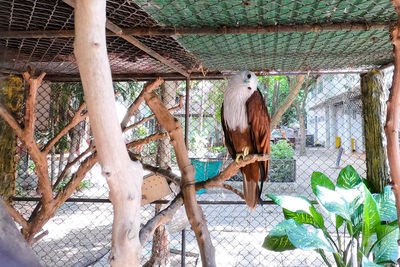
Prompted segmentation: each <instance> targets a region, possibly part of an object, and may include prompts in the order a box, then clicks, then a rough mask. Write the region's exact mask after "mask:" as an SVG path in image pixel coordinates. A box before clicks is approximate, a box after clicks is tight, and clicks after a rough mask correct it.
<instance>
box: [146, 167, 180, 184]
mask: <svg viewBox="0 0 400 267" xmlns="http://www.w3.org/2000/svg"><path fill="white" fill-rule="evenodd" d="M143 168H144V169H146V170H149V171H151V172H153V173H155V174H158V175H161V176H163V177H165V179H167V180H169V181H171V182H173V183H174V184H176V185H180V184H181V177H179V176H178V175H176V174H175V173H173V172H172V171H170V170H166V169H163V168H159V167H155V166H152V165H149V164H143Z"/></svg>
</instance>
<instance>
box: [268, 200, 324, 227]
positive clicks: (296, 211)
mask: <svg viewBox="0 0 400 267" xmlns="http://www.w3.org/2000/svg"><path fill="white" fill-rule="evenodd" d="M267 196H268V197H269V198H270V199H272V200H273V201H274V202H275V203H276V204H278V205H279V206H281V207H282V208H283V213H284V215H285V218H286V219H294V220H296V221H297V222H299V223H308V224H313V225H315V226H321V227H324V220H323V218H322V215H321V214H319V213H318V212H317V211H316V210H315V208H314V206H313V205H312V203H311V202H310V201H309V200H308V199H307V198H305V197H294V196H285V195H274V194H267Z"/></svg>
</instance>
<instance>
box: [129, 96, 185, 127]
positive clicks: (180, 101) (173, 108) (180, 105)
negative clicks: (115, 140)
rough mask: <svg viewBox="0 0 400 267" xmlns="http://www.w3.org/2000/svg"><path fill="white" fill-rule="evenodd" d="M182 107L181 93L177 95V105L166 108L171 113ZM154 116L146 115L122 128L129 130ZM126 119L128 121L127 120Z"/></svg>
mask: <svg viewBox="0 0 400 267" xmlns="http://www.w3.org/2000/svg"><path fill="white" fill-rule="evenodd" d="M182 107H183V96H182V95H179V105H177V106H176V107H172V108H170V109H168V111H169V112H170V113H171V112H174V111H175V110H178V109H181V108H182ZM154 117H155V115H154V114H153V115H150V116H148V117H146V118H143V119H141V120H140V121H138V122H135V123H134V124H132V125H129V126H128V127H126V128H125V129H124V132H125V131H127V130H129V129H132V128H135V127H137V126H138V125H140V124H142V123H145V122H146V121H148V120H151V119H152V118H154ZM128 121H129V120H128Z"/></svg>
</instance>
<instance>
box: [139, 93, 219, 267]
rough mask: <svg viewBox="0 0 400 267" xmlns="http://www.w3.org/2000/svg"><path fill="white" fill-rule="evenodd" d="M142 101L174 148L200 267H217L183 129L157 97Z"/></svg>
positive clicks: (146, 96)
mask: <svg viewBox="0 0 400 267" xmlns="http://www.w3.org/2000/svg"><path fill="white" fill-rule="evenodd" d="M144 97H145V100H146V103H147V105H148V106H149V107H150V109H151V110H152V111H153V113H154V114H155V116H156V118H157V120H158V122H159V123H160V124H161V126H163V127H164V128H165V129H166V130H167V132H168V134H169V136H170V138H171V144H172V145H173V146H174V149H175V154H176V159H177V162H178V166H179V169H180V170H181V174H182V184H181V190H182V192H183V196H184V203H185V209H186V214H187V216H188V219H189V222H190V224H191V226H192V229H193V231H194V232H195V235H196V239H197V243H198V245H199V249H200V254H201V259H202V262H203V266H212V267H213V266H216V265H215V249H214V246H213V245H212V242H211V238H210V233H209V232H208V229H207V224H206V219H205V218H204V214H203V211H202V210H201V208H200V206H199V205H198V203H197V200H196V191H195V186H194V185H195V179H194V174H195V171H194V166H193V165H191V164H190V160H189V157H188V153H187V150H186V146H185V141H184V138H183V131H182V126H181V124H180V123H179V121H178V120H177V119H176V118H174V117H173V116H172V115H171V114H170V113H169V112H168V109H167V108H166V107H165V106H164V104H163V103H162V101H161V100H160V99H159V98H158V96H157V95H156V94H154V93H146V94H144Z"/></svg>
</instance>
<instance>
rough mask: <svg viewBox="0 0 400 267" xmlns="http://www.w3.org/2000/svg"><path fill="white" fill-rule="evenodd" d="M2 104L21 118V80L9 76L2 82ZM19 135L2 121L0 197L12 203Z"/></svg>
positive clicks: (0, 127)
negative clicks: (19, 113)
mask: <svg viewBox="0 0 400 267" xmlns="http://www.w3.org/2000/svg"><path fill="white" fill-rule="evenodd" d="M0 90H1V91H0V102H1V103H3V104H4V106H5V107H6V108H7V109H8V110H9V111H10V113H11V114H12V115H13V116H14V118H18V117H19V118H21V116H19V115H18V112H20V111H21V108H22V104H23V99H24V90H23V87H22V81H21V79H20V78H17V77H14V76H9V77H6V78H5V79H4V80H3V81H0ZM16 151H17V135H16V134H15V132H14V130H13V129H12V128H11V127H10V125H9V124H8V123H7V122H6V121H4V120H2V119H0V196H1V197H3V199H4V201H6V202H7V203H9V202H10V198H11V197H13V196H14V195H15V190H16V185H17V182H16V178H17V177H16V172H17V153H16Z"/></svg>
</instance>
